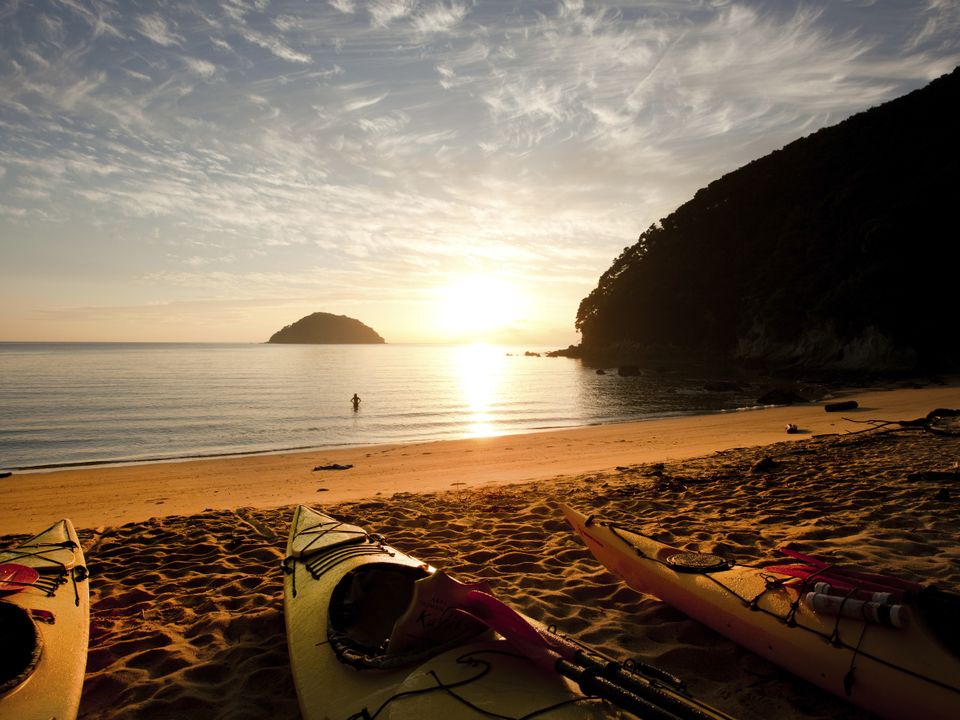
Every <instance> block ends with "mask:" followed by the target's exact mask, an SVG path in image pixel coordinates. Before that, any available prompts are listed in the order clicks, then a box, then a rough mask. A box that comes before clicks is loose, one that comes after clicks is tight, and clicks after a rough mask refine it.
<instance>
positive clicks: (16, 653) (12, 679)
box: [0, 602, 43, 697]
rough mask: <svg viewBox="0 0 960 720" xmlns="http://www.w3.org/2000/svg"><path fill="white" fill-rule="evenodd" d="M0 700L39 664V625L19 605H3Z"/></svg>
mask: <svg viewBox="0 0 960 720" xmlns="http://www.w3.org/2000/svg"><path fill="white" fill-rule="evenodd" d="M0 638H3V652H0V697H2V696H3V695H5V694H7V693H8V692H10V691H11V690H13V689H14V688H17V687H19V686H20V685H21V684H22V683H23V682H24V681H26V679H27V678H29V677H30V675H31V674H32V673H33V671H34V670H35V669H36V667H37V664H38V663H39V662H40V655H41V651H42V648H43V643H42V641H41V638H40V632H39V631H38V630H37V626H36V623H34V621H33V619H32V618H31V617H30V614H29V613H28V612H27V611H26V610H24V609H23V608H22V607H20V606H19V605H14V604H13V603H8V602H0Z"/></svg>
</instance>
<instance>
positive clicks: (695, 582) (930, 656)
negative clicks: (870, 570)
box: [562, 506, 960, 720]
mask: <svg viewBox="0 0 960 720" xmlns="http://www.w3.org/2000/svg"><path fill="white" fill-rule="evenodd" d="M562 509H563V512H564V514H565V516H566V518H567V520H568V522H569V523H570V524H571V526H573V528H574V530H575V531H576V532H577V534H578V535H579V536H580V537H581V538H582V539H583V541H584V543H585V544H586V545H587V547H588V548H589V549H590V551H591V552H592V553H593V554H594V555H595V556H596V558H597V559H598V560H599V561H600V562H601V563H602V564H603V565H604V566H605V567H606V568H607V569H608V570H610V571H611V572H613V573H614V574H616V575H618V576H619V577H621V578H622V579H623V580H624V581H625V582H626V583H627V584H628V585H629V586H630V587H632V588H634V589H635V590H638V591H640V592H642V593H646V594H649V595H653V596H654V597H657V598H659V599H660V600H662V601H664V602H666V603H668V604H670V605H672V606H674V607H675V608H677V609H678V610H680V611H682V612H684V613H685V614H687V615H688V616H690V617H691V618H694V619H695V620H698V621H699V622H701V623H703V624H704V625H707V626H708V627H710V628H712V629H713V630H715V631H716V632H718V633H720V634H722V635H725V636H726V637H728V638H730V639H731V640H733V641H735V642H737V643H739V644H740V645H742V646H743V647H745V648H747V649H748V650H750V651H752V652H754V653H756V654H757V655H760V656H762V657H764V658H766V659H767V660H769V661H770V662H773V663H775V664H777V665H780V666H781V667H783V668H785V669H787V670H789V671H790V672H792V673H794V674H796V675H798V676H800V677H802V678H804V679H805V680H807V681H809V682H811V683H814V684H815V685H818V686H819V687H821V688H823V689H824V690H826V691H828V692H831V693H833V694H835V695H838V696H840V697H842V698H845V699H846V700H848V701H850V702H852V703H854V704H856V705H859V706H860V707H863V708H865V709H867V710H870V711H872V712H874V713H876V714H878V715H880V716H881V717H886V718H891V719H892V720H901V719H903V720H906V719H907V718H919V717H922V718H926V719H927V720H948V719H950V718H957V717H960V660H958V658H957V657H956V656H955V655H953V654H952V653H951V652H950V651H949V650H948V649H947V648H946V647H944V646H943V645H942V644H941V643H940V642H939V641H938V640H937V638H936V636H935V634H934V632H933V631H932V630H931V629H930V628H929V627H928V626H927V625H926V623H925V622H924V620H923V618H921V617H920V616H919V614H912V615H911V616H910V621H909V623H908V624H907V626H906V627H904V628H896V627H889V626H885V625H881V624H877V623H873V622H867V621H865V620H863V619H860V618H856V619H852V618H839V617H837V616H836V615H827V614H824V613H818V612H814V611H813V610H811V609H810V608H809V607H808V606H807V605H806V604H804V602H802V601H798V596H799V590H800V587H799V585H800V583H799V582H798V581H797V580H796V578H792V577H790V576H787V575H779V574H777V573H774V572H770V571H769V570H765V569H762V568H750V567H743V566H736V565H733V566H732V567H731V566H724V567H722V568H720V569H716V570H713V571H710V572H704V573H698V572H682V571H678V570H677V569H676V568H674V567H672V566H671V565H670V564H668V563H667V562H666V561H667V560H668V559H669V558H670V557H672V556H673V555H675V554H676V553H679V552H682V551H680V550H679V549H678V548H674V547H671V546H669V545H666V544H664V543H660V542H658V541H656V540H654V539H652V538H649V537H647V536H644V535H641V534H638V533H635V532H631V531H629V530H627V529H624V528H620V527H617V526H615V525H613V524H612V523H607V522H604V521H602V520H596V519H594V518H590V517H588V516H586V515H584V514H583V513H580V512H578V511H576V510H574V509H573V508H570V507H568V506H563V508H562Z"/></svg>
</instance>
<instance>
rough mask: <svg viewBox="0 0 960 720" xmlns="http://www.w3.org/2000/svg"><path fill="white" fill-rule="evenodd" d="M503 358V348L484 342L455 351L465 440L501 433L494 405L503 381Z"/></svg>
mask: <svg viewBox="0 0 960 720" xmlns="http://www.w3.org/2000/svg"><path fill="white" fill-rule="evenodd" d="M504 362H505V355H504V352H503V348H498V347H493V346H491V345H487V344H485V343H475V344H473V345H463V346H461V347H459V348H457V365H458V369H459V373H460V390H461V392H462V393H463V399H464V405H465V409H466V413H467V416H466V418H465V421H466V430H467V436H468V437H491V436H493V435H499V434H501V431H499V430H498V429H497V425H496V423H495V413H494V412H493V406H494V404H495V403H496V400H497V394H498V392H499V391H500V389H501V387H500V386H501V385H502V382H503V371H504V367H503V366H504Z"/></svg>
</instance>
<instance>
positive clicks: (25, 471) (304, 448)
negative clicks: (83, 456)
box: [0, 396, 833, 475]
mask: <svg viewBox="0 0 960 720" xmlns="http://www.w3.org/2000/svg"><path fill="white" fill-rule="evenodd" d="M831 397H833V396H831ZM775 407H782V406H778V405H752V406H746V407H738V408H729V409H725V410H705V411H696V410H690V411H676V412H664V413H658V414H654V415H650V416H649V417H640V418H623V419H618V420H607V421H600V420H598V421H592V422H586V423H583V424H582V425H543V426H537V427H531V428H526V429H524V430H519V431H516V432H503V433H494V434H490V435H475V436H465V437H441V438H419V439H413V440H398V441H396V442H389V441H384V442H370V443H353V444H347V445H298V446H294V447H282V448H271V449H264V450H236V451H231V452H211V453H204V452H198V453H190V454H189V455H169V456H162V457H146V458H117V459H107V460H77V461H73V462H62V463H56V462H54V463H44V464H39V465H21V466H7V467H3V468H0V471H5V472H10V473H12V474H21V475H30V474H34V473H38V472H63V471H69V470H83V469H86V468H99V467H105V468H106V467H134V466H138V465H161V464H163V463H180V462H189V461H191V460H226V459H230V458H241V457H255V456H258V455H289V454H292V453H306V452H311V453H313V452H337V451H340V450H360V449H365V448H377V447H382V446H386V445H421V444H424V443H434V442H457V441H461V440H483V439H488V438H497V437H514V436H523V435H531V434H534V433H541V432H554V431H561V430H580V429H582V428H591V427H604V426H607V425H627V424H631V423H644V422H651V421H656V420H667V419H673V418H686V417H695V416H700V415H723V414H727V413H741V412H754V411H759V410H769V409H771V408H775Z"/></svg>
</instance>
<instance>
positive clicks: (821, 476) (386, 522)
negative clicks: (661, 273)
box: [0, 386, 960, 720]
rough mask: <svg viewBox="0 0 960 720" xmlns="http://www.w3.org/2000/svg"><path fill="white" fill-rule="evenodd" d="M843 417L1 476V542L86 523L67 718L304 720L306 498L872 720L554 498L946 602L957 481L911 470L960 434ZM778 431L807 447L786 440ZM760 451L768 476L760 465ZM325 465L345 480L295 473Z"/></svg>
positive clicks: (748, 679)
mask: <svg viewBox="0 0 960 720" xmlns="http://www.w3.org/2000/svg"><path fill="white" fill-rule="evenodd" d="M851 397H853V398H855V399H857V400H858V401H859V402H860V405H861V408H860V409H859V410H857V411H854V412H852V413H844V417H847V418H851V420H852V419H859V420H868V419H882V420H907V419H913V418H917V417H921V416H923V415H925V414H926V413H927V412H928V411H929V410H932V409H934V408H937V407H960V390H958V389H957V387H956V386H948V387H933V388H927V389H918V390H898V391H893V392H870V393H867V392H860V393H856V394H855V395H852V396H851ZM851 420H845V419H843V418H841V417H840V416H837V415H834V414H828V413H825V412H824V410H823V407H822V405H820V404H814V405H809V406H793V407H787V408H774V409H768V410H762V411H754V412H744V413H730V414H723V415H711V416H703V417H698V418H681V419H674V420H664V421H655V422H644V423H631V424H623V425H611V426H604V427H594V428H583V429H579V430H574V431H561V432H550V433H536V434H529V435H521V436H511V437H503V438H491V439H486V440H472V441H457V442H438V443H426V444H419V445H409V446H389V447H376V448H364V449H356V450H342V451H336V452H322V453H321V452H318V453H299V454H291V455H274V456H257V457H250V458H234V459H224V460H206V461H200V462H185V463H166V464H153V465H145V466H133V467H125V468H116V467H114V468H97V469H85V470H77V471H63V472H57V473H42V474H41V473H38V474H29V475H22V476H20V475H18V476H14V478H8V479H6V480H3V481H0V482H3V483H5V485H4V498H5V499H4V503H3V510H2V511H0V531H2V532H4V533H24V532H27V531H28V530H29V531H34V530H39V529H40V527H41V526H45V525H46V524H49V522H51V521H52V520H55V519H57V518H59V517H64V516H66V517H72V518H73V519H74V520H75V522H76V524H77V525H78V527H80V528H81V531H80V537H81V540H82V542H83V545H84V550H85V552H86V553H87V561H88V566H89V569H90V572H91V607H92V609H91V640H90V654H89V658H88V665H87V681H86V685H85V687H84V695H83V699H82V702H81V708H80V717H81V718H145V719H146V718H198V719H199V718H224V719H226V718H231V719H234V718H263V719H267V718H269V719H270V720H282V719H284V718H291V719H293V718H297V717H298V716H299V711H298V708H297V701H296V693H295V691H294V688H293V685H292V681H291V676H290V671H289V659H288V657H287V649H286V642H285V636H284V628H283V617H282V574H281V571H280V562H281V560H282V557H283V550H284V546H285V542H286V536H287V532H288V526H289V522H290V518H291V515H292V512H293V505H294V504H296V503H300V502H304V503H308V504H312V505H315V506H320V507H322V508H323V509H324V510H325V511H326V512H328V513H330V514H333V515H336V516H339V517H341V518H343V519H345V520H347V521H349V522H352V523H354V524H358V525H362V526H365V527H367V528H368V529H370V530H371V531H376V532H380V533H382V534H383V535H385V536H386V537H387V538H388V540H389V541H390V542H391V543H392V544H393V545H395V546H397V547H398V548H400V549H402V550H404V551H405V552H407V553H409V554H411V555H414V556H416V557H419V558H421V559H423V560H425V561H427V562H430V563H432V564H433V565H435V566H437V567H442V568H444V569H447V570H448V571H450V572H451V573H453V574H455V575H456V576H457V577H458V578H460V579H462V580H481V579H482V580H488V581H489V582H490V583H491V584H492V585H493V587H494V589H495V591H496V593H497V595H498V596H500V597H501V598H502V599H504V600H506V601H507V602H509V603H511V604H512V605H514V606H515V607H517V608H518V609H520V610H522V611H523V612H525V613H527V614H529V615H531V616H533V617H535V618H537V619H539V620H542V621H545V622H548V623H554V624H556V625H557V626H558V628H559V629H560V630H562V631H564V632H567V633H570V634H573V635H575V636H576V637H578V638H579V639H581V640H582V641H584V642H587V643H590V644H593V645H594V646H596V647H597V648H598V649H601V650H603V651H604V652H606V653H608V654H610V655H613V656H615V657H619V658H626V657H636V658H639V659H641V660H644V661H646V662H649V663H653V664H656V665H660V666H662V667H664V668H665V669H667V670H669V671H671V672H673V673H675V674H677V675H679V676H681V677H683V678H684V679H686V680H687V681H688V684H689V686H690V688H691V690H692V691H693V692H694V693H695V694H696V695H697V696H698V697H700V698H701V699H704V700H706V701H707V702H709V703H711V704H713V705H715V706H717V707H719V708H721V709H723V710H725V711H726V712H728V713H730V714H732V715H734V716H736V717H740V718H745V719H746V718H756V719H758V720H759V719H760V718H770V717H778V718H786V719H787V720H801V719H806V718H810V719H819V718H824V719H826V718H838V717H841V718H844V717H845V718H867V717H868V716H867V715H866V714H865V713H862V712H860V711H857V710H856V709H855V708H852V707H851V706H849V705H847V704H846V703H844V702H843V701H842V700H839V699H836V698H833V697H832V696H829V695H827V694H825V693H823V692H822V691H820V690H818V689H816V688H814V687H812V686H810V685H808V684H807V683H804V682H802V681H800V680H798V679H796V678H794V677H792V676H790V675H788V674H787V673H785V672H783V671H780V670H779V669H777V668H776V667H774V666H772V665H770V664H769V663H766V662H764V661H763V660H760V659H759V658H757V657H755V656H753V655H751V654H749V653H747V652H746V651H744V650H742V649H740V648H739V647H738V646H736V645H735V644H734V643H732V642H730V641H728V640H726V639H724V638H722V637H720V636H719V635H716V634H715V633H713V632H712V631H710V630H708V629H706V628H704V627H703V626H701V625H699V624H698V623H695V622H693V621H691V620H688V619H686V618H685V617H684V616H683V615H681V614H680V613H679V612H677V611H675V610H673V609H671V608H670V607H668V606H666V605H664V604H663V603H660V602H659V601H657V600H655V599H653V598H650V597H646V596H643V595H639V594H637V593H635V592H633V591H631V590H630V589H629V588H627V587H626V586H624V585H623V584H622V583H620V582H619V581H618V580H616V579H615V578H614V577H613V576H611V575H610V574H608V573H607V572H606V571H604V570H603V569H602V568H601V566H600V565H599V564H598V563H597V562H596V561H595V560H594V559H593V557H592V556H591V555H590V554H589V553H588V552H587V551H586V550H585V549H584V548H583V546H582V545H581V544H580V542H579V540H578V539H577V538H576V536H575V535H574V534H573V533H572V532H571V531H570V530H569V528H568V527H567V526H566V524H565V522H564V521H563V518H562V516H561V514H560V512H559V511H558V509H557V503H558V501H563V502H568V503H570V504H572V505H574V506H575V507H579V508H582V509H589V510H590V511H591V512H597V513H600V514H603V515H605V516H607V517H610V518H612V519H616V520H619V521H622V522H624V523H629V524H632V525H635V526H639V527H640V528H642V529H643V530H645V531H648V532H649V531H655V532H657V533H658V534H659V536H661V537H663V538H664V539H666V540H667V541H668V542H673V543H674V544H678V545H681V546H684V547H688V548H691V549H698V550H704V551H710V552H718V553H721V554H724V555H727V556H730V557H733V558H735V559H737V560H740V561H744V562H749V561H753V560H758V559H761V558H766V557H770V556H771V555H772V554H773V553H774V552H775V550H776V548H777V547H779V546H780V545H782V544H784V543H786V542H790V541H792V542H797V543H800V544H801V545H802V546H803V547H805V548H806V549H808V550H811V551H815V552H818V553H821V554H823V553H826V554H834V555H836V556H837V557H839V558H842V559H844V560H847V561H850V562H856V563H859V564H861V565H866V566H869V567H871V568H874V569H876V570H878V571H881V572H897V573H900V574H903V575H905V576H906V577H908V578H911V579H914V580H920V581H923V582H930V581H936V582H937V583H938V584H940V585H941V586H943V587H944V588H947V589H954V590H956V589H958V588H960V546H958V543H957V537H958V535H960V486H958V485H957V481H956V479H955V475H950V474H947V475H944V476H929V475H927V476H924V475H922V474H921V475H916V473H922V472H924V471H948V472H954V473H955V471H956V470H957V463H958V461H960V437H957V436H952V437H947V436H942V435H935V434H932V433H930V432H925V431H923V430H921V429H896V430H895V431H889V430H888V429H880V430H873V431H870V432H867V433H857V432H856V431H860V430H863V429H864V428H866V427H869V426H866V425H860V424H855V423H854V422H852V421H851ZM788 422H792V423H796V424H797V425H798V426H799V428H800V429H801V431H803V432H801V433H799V434H797V435H789V436H788V435H786V434H785V432H784V427H785V424H786V423H788ZM821 433H831V434H830V435H822V436H821V435H820V434H821ZM764 457H769V458H771V459H772V460H773V461H774V462H773V463H772V464H771V465H772V466H771V467H770V468H769V469H767V470H766V471H762V472H761V471H754V470H753V468H754V465H755V464H756V462H757V461H758V460H760V459H762V458H764ZM332 463H340V464H353V465H354V467H353V468H351V469H350V470H342V471H335V470H334V471H316V472H314V471H313V470H312V468H313V467H314V466H316V465H319V464H332ZM659 463H663V465H662V466H661V465H659ZM951 477H953V478H954V479H951ZM25 488H26V489H25ZM31 491H32V492H31ZM320 491H322V492H320ZM377 493H380V494H379V495H377ZM35 494H37V495H39V496H40V498H39V499H38V498H36V497H34V495H35ZM204 508H211V509H209V510H204ZM161 513H162V514H163V515H164V517H153V518H152V519H147V518H149V517H150V516H151V515H152V516H156V515H158V514H161ZM121 523H126V524H121ZM13 539H15V538H5V539H3V538H0V546H2V545H5V544H7V541H8V540H13Z"/></svg>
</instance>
